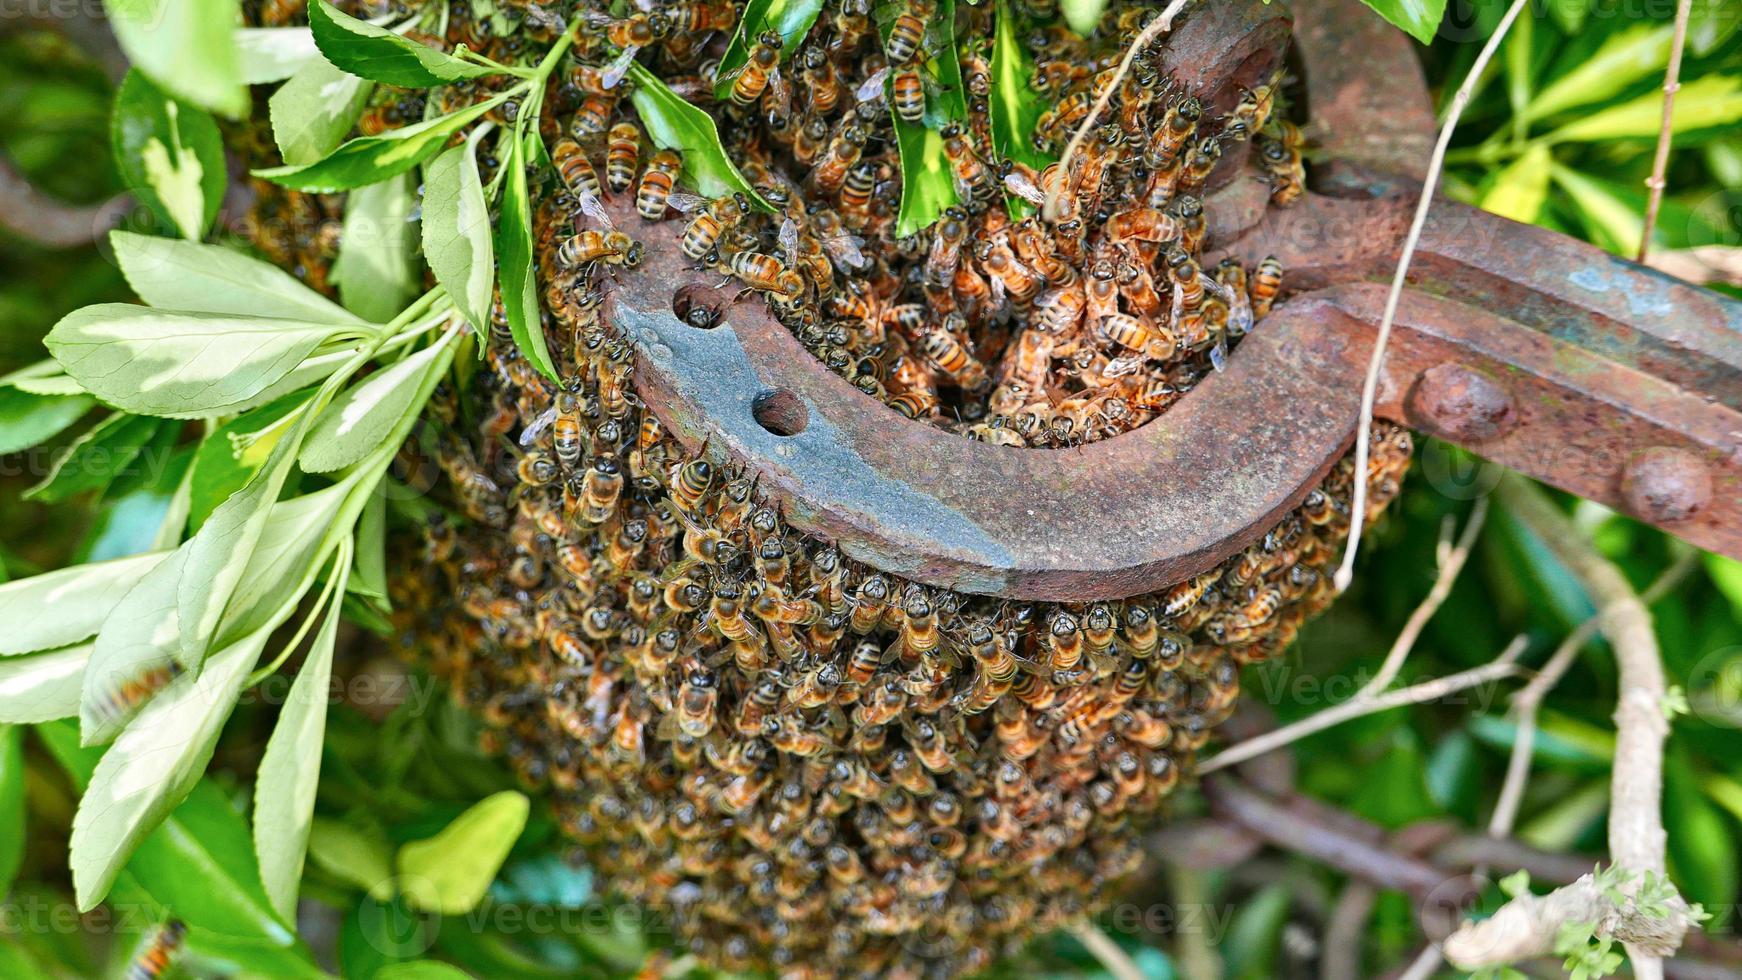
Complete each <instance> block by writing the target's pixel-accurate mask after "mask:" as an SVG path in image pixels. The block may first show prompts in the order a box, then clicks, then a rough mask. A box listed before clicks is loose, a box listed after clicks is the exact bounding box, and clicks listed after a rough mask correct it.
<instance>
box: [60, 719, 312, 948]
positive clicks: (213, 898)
mask: <svg viewBox="0 0 1742 980" xmlns="http://www.w3.org/2000/svg"><path fill="white" fill-rule="evenodd" d="M36 733H37V736H38V737H39V738H41V739H42V742H43V744H44V745H45V746H46V747H47V748H48V751H49V754H51V755H52V756H54V757H55V760H56V761H57V762H59V763H60V765H61V768H63V769H65V770H66V772H67V775H68V776H69V777H70V778H71V780H72V782H73V784H74V786H76V787H78V788H79V789H80V790H83V789H84V788H85V787H86V785H88V784H89V783H90V781H91V778H92V773H93V772H94V771H95V770H96V769H97V767H98V764H99V763H98V760H99V757H100V756H101V755H102V750H100V749H89V748H81V747H80V746H79V738H78V732H77V731H76V730H75V729H74V728H73V726H72V725H71V724H68V723H66V722H54V723H51V724H46V725H38V726H37V727H36ZM128 879H131V880H132V881H133V882H135V883H136V888H133V889H129V891H130V892H132V891H144V892H145V893H146V894H147V895H148V896H149V897H150V899H151V900H152V901H153V902H155V903H156V904H158V905H160V906H163V907H166V908H173V909H175V914H176V917H177V918H180V919H181V920H183V921H184V922H186V923H187V924H188V926H189V928H190V930H192V931H194V932H195V933H196V934H197V933H206V934H210V935H219V936H226V937H236V938H242V939H254V940H260V941H263V942H265V943H267V944H270V946H271V947H274V948H276V949H277V951H278V952H277V953H276V956H275V957H274V958H275V959H276V960H277V961H278V962H277V964H276V965H277V969H278V971H282V975H285V976H302V975H306V974H307V972H308V967H307V965H306V964H307V962H308V961H307V956H306V954H303V953H301V952H300V951H298V950H296V949H295V936H294V934H293V933H292V932H291V930H290V929H289V928H288V927H287V926H286V925H285V924H284V923H283V922H281V921H279V920H278V917H277V915H276V914H275V913H274V912H273V911H272V907H271V905H269V904H268V903H267V901H266V893H265V891H264V890H262V888H261V886H260V874H259V871H258V870H257V869H256V868H255V866H254V854H253V852H252V851H251V850H250V849H249V846H248V825H247V823H246V822H245V821H243V819H242V816H241V814H239V813H237V812H236V810H235V809H234V808H233V807H231V806H230V803H229V800H228V799H227V798H226V796H225V794H224V792H223V791H222V790H220V789H219V788H218V787H217V785H216V784H214V783H213V782H212V781H211V780H209V779H202V780H200V781H199V782H198V784H197V785H195V786H194V788H193V791H192V792H191V793H189V794H188V797H187V799H186V800H185V801H183V802H182V804H181V805H180V806H178V807H176V808H175V810H174V811H173V812H171V813H170V815H169V816H168V818H166V819H165V820H164V821H163V823H162V825H161V826H159V827H158V828H157V830H155V831H153V832H152V833H151V834H149V835H148V836H147V837H146V838H145V839H144V841H142V842H141V843H140V845H139V847H138V849H137V850H135V851H134V853H133V858H132V860H130V861H129V862H128V863H127V870H126V872H125V873H124V874H123V875H122V877H121V881H123V882H124V881H127V880H128ZM116 890H117V892H119V891H120V887H119V886H117V889H116ZM293 961H301V966H300V968H297V964H295V963H293ZM273 975H279V974H278V973H277V972H275V973H274V974H273Z"/></svg>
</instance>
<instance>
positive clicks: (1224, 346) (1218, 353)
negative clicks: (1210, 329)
mask: <svg viewBox="0 0 1742 980" xmlns="http://www.w3.org/2000/svg"><path fill="white" fill-rule="evenodd" d="M1227 364H1228V340H1227V338H1225V337H1218V338H1217V339H1216V346H1214V347H1212V348H1210V366H1211V367H1213V368H1215V369H1216V370H1218V371H1220V370H1222V369H1223V368H1224V367H1226V366H1227Z"/></svg>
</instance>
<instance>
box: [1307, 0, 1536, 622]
mask: <svg viewBox="0 0 1742 980" xmlns="http://www.w3.org/2000/svg"><path fill="white" fill-rule="evenodd" d="M1529 5H1530V0H1512V6H1511V7H1510V8H1509V9H1507V11H1506V16H1505V17H1503V18H1501V20H1500V26H1499V27H1497V28H1495V30H1494V34H1493V35H1492V36H1491V37H1489V38H1488V42H1487V43H1486V44H1484V45H1482V52H1481V53H1480V54H1478V55H1477V56H1476V63H1475V64H1473V65H1471V66H1470V73H1469V75H1467V76H1465V78H1464V83H1463V84H1462V85H1459V86H1458V92H1457V94H1456V95H1454V96H1453V97H1452V104H1451V106H1450V108H1448V109H1447V110H1446V121H1445V122H1444V123H1443V124H1442V125H1441V126H1440V136H1439V139H1438V140H1437V141H1436V142H1435V143H1434V152H1433V157H1432V158H1431V159H1429V161H1428V169H1427V179H1426V180H1424V181H1423V182H1422V186H1421V200H1420V201H1418V202H1417V203H1416V206H1415V219H1414V220H1413V221H1411V222H1410V223H1409V235H1408V236H1407V237H1406V238H1404V241H1403V253H1402V254H1401V255H1399V256H1398V257H1397V271H1396V273H1394V274H1393V275H1392V277H1391V292H1390V294H1389V295H1387V296H1386V297H1385V315H1384V316H1382V317H1381V318H1380V320H1379V336H1378V337H1377V338H1375V339H1374V342H1373V358H1372V360H1370V361H1369V362H1368V364H1367V380H1366V381H1365V382H1364V383H1363V384H1362V386H1361V414H1360V416H1359V417H1357V418H1356V420H1355V474H1356V479H1355V499H1354V501H1353V503H1352V504H1351V506H1350V508H1349V514H1350V521H1349V540H1348V543H1347V544H1346V545H1345V546H1344V549H1343V562H1342V564H1341V565H1339V566H1338V567H1337V574H1336V576H1335V577H1334V578H1333V579H1332V581H1333V582H1334V583H1335V585H1336V587H1337V591H1339V592H1341V591H1343V590H1344V589H1347V588H1348V587H1349V582H1350V581H1351V580H1352V579H1353V578H1354V577H1355V554H1356V552H1358V551H1359V550H1360V547H1361V529H1362V527H1363V525H1365V524H1366V523H1367V481H1366V480H1364V479H1362V478H1361V476H1362V474H1365V473H1366V472H1367V459H1368V457H1369V455H1370V454H1371V451H1372V446H1371V445H1370V439H1369V435H1368V432H1367V430H1368V428H1369V426H1371V425H1372V423H1373V403H1374V402H1375V401H1376V400H1377V398H1378V395H1379V369H1380V367H1381V366H1382V365H1384V363H1385V345H1386V344H1387V343H1389V342H1390V340H1391V324H1392V322H1393V321H1395V320H1396V319H1397V304H1398V302H1399V301H1400V300H1401V299H1402V297H1403V283H1404V277H1405V276H1407V275H1408V274H1409V263H1410V260H1411V259H1413V258H1414V257H1415V248H1416V245H1417V244H1419V243H1420V241H1421V233H1422V228H1423V227H1425V226H1426V224H1427V213H1428V208H1430V207H1432V206H1433V197H1434V189H1435V188H1436V187H1437V186H1439V182H1440V171H1441V169H1443V168H1444V166H1445V162H1446V147H1447V145H1448V144H1450V143H1451V141H1452V131H1453V130H1455V129H1457V126H1458V120H1459V119H1460V118H1461V117H1462V116H1463V115H1464V107H1465V106H1466V105H1469V103H1470V98H1471V96H1473V95H1474V94H1475V92H1476V84H1477V82H1478V81H1480V80H1481V78H1482V73H1483V72H1484V71H1487V69H1488V62H1489V61H1491V60H1493V58H1494V52H1495V51H1497V50H1499V48H1500V42H1501V41H1503V40H1505V38H1506V34H1507V32H1508V31H1510V30H1511V29H1512V22H1513V21H1515V20H1517V19H1518V15H1519V13H1521V12H1522V11H1523V10H1524V8H1525V7H1527V6H1529Z"/></svg>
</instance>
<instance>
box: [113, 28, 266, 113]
mask: <svg viewBox="0 0 1742 980" xmlns="http://www.w3.org/2000/svg"><path fill="white" fill-rule="evenodd" d="M240 6H241V4H240V2H239V0H106V2H105V3H104V4H103V8H104V13H106V14H107V15H108V20H109V27H110V28H111V29H112V30H113V31H114V32H115V39H116V40H117V41H119V42H121V50H123V51H125V52H126V53H127V60H128V61H129V62H131V63H132V64H133V65H134V66H136V67H137V68H139V69H140V70H141V71H143V72H145V74H147V75H150V76H151V77H152V79H153V80H155V81H156V82H157V83H158V84H160V85H162V86H163V87H164V88H166V89H168V90H169V91H171V92H174V93H175V94H176V95H178V96H180V97H181V98H184V99H187V100H189V101H191V102H193V103H194V104H195V105H199V106H204V107H205V108H207V109H210V110H212V111H213V112H220V113H223V114H224V115H226V116H233V117H239V116H241V115H243V114H244V113H246V112H247V111H248V90H247V89H246V88H244V87H243V85H242V71H241V65H240V62H239V60H238V58H237V52H236V45H235V42H234V41H233V40H232V38H231V35H232V34H233V33H234V32H235V30H236V24H237V22H238V21H239V20H240V13H241V11H240V9H239V8H240Z"/></svg>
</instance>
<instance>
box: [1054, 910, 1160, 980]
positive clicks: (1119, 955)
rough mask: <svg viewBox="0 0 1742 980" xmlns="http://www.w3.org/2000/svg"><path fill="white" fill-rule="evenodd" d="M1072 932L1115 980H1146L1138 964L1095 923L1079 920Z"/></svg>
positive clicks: (1074, 924)
mask: <svg viewBox="0 0 1742 980" xmlns="http://www.w3.org/2000/svg"><path fill="white" fill-rule="evenodd" d="M1070 931H1071V935H1073V936H1075V937H1076V938H1077V942H1079V943H1082V944H1083V947H1084V948H1085V949H1087V950H1088V951H1089V954H1090V955H1092V956H1094V957H1095V959H1096V960H1097V961H1098V962H1100V964H1101V966H1102V968H1103V969H1105V970H1106V971H1107V972H1108V973H1109V974H1111V975H1112V977H1113V978H1114V980H1144V978H1143V971H1142V970H1141V969H1139V968H1138V966H1137V963H1136V962H1135V961H1133V960H1132V959H1131V957H1130V956H1127V955H1126V953H1125V951H1124V950H1123V949H1120V948H1119V944H1118V943H1116V942H1114V941H1113V940H1112V939H1110V938H1108V936H1107V934H1106V933H1104V932H1102V931H1101V929H1100V927H1099V926H1097V925H1095V924H1094V923H1093V922H1090V921H1089V920H1087V919H1079V920H1077V921H1076V922H1075V923H1073V924H1072V925H1071V927H1070Z"/></svg>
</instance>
